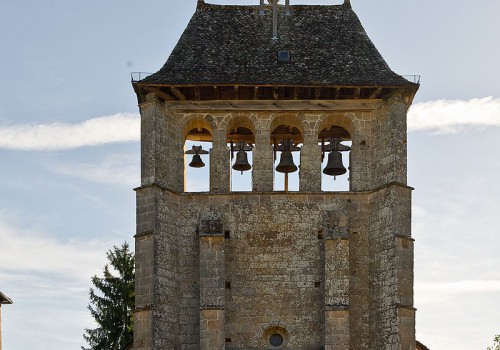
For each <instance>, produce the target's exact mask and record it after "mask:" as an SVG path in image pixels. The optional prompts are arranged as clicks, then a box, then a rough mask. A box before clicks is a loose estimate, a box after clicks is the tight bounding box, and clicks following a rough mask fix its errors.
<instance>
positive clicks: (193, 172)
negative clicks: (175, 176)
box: [184, 119, 212, 192]
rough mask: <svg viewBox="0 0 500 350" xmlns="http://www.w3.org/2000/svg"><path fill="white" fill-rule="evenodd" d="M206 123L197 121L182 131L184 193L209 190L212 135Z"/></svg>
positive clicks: (200, 120)
mask: <svg viewBox="0 0 500 350" xmlns="http://www.w3.org/2000/svg"><path fill="white" fill-rule="evenodd" d="M210 130H211V128H210V125H209V124H208V122H206V121H205V120H202V119H197V120H194V121H191V122H190V123H188V125H187V126H186V128H185V131H184V134H185V136H184V138H185V143H184V154H185V156H184V191H186V192H208V191H209V190H210V154H209V153H210V149H211V148H212V133H211V131H210Z"/></svg>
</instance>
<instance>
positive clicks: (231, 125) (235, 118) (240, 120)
mask: <svg viewBox="0 0 500 350" xmlns="http://www.w3.org/2000/svg"><path fill="white" fill-rule="evenodd" d="M221 126H223V127H224V128H225V130H226V136H228V135H229V133H230V132H231V131H232V130H233V129H235V128H237V127H243V128H246V129H248V130H250V131H251V132H252V133H253V134H254V135H255V130H256V126H255V121H254V120H252V118H251V117H250V116H246V115H231V116H229V117H228V118H226V119H224V123H223V124H221Z"/></svg>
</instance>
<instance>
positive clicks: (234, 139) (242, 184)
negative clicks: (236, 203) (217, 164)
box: [228, 127, 255, 192]
mask: <svg viewBox="0 0 500 350" xmlns="http://www.w3.org/2000/svg"><path fill="white" fill-rule="evenodd" d="M254 145H255V135H254V133H253V132H252V130H250V129H248V128H246V127H236V128H234V129H233V130H232V131H231V132H230V133H229V135H228V147H229V151H230V152H231V175H230V176H231V178H230V184H231V191H234V192H238V191H252V164H253V152H252V150H253V148H254Z"/></svg>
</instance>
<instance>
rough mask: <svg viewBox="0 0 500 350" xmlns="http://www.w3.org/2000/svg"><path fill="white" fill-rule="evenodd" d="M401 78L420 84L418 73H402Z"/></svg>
mask: <svg viewBox="0 0 500 350" xmlns="http://www.w3.org/2000/svg"><path fill="white" fill-rule="evenodd" d="M403 78H405V79H406V80H408V81H411V82H412V83H415V84H420V75H416V74H414V75H403Z"/></svg>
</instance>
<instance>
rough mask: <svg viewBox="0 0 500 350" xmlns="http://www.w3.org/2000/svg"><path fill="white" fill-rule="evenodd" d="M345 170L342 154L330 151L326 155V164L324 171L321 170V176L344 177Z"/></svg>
mask: <svg viewBox="0 0 500 350" xmlns="http://www.w3.org/2000/svg"><path fill="white" fill-rule="evenodd" d="M346 172H347V169H346V168H345V167H344V165H343V164H342V154H341V153H340V152H339V151H331V152H330V154H329V155H328V163H327V164H326V167H325V169H323V174H326V175H330V176H339V175H344V174H345V173H346Z"/></svg>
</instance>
